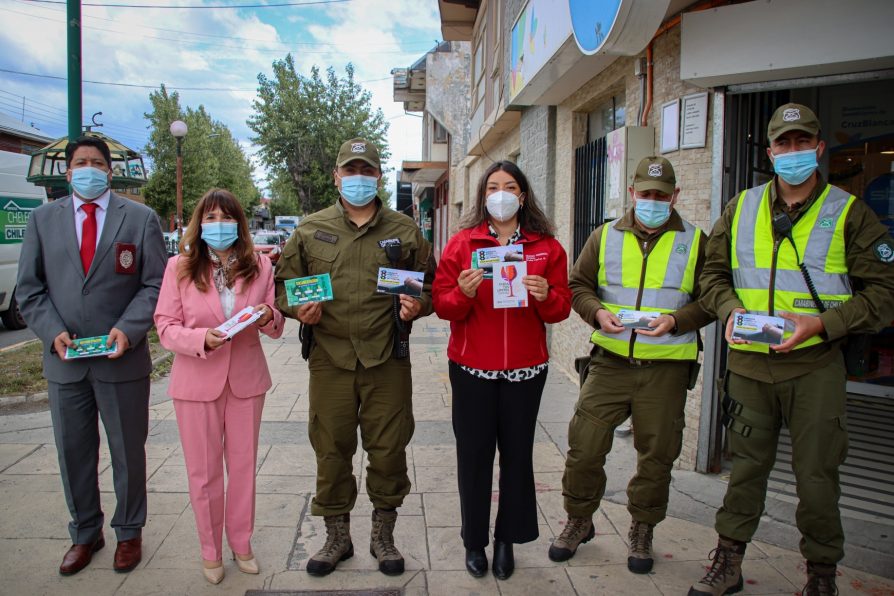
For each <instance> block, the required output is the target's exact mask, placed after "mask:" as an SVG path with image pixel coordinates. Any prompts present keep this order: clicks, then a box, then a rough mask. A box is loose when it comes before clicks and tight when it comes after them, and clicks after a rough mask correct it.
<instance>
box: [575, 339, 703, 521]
mask: <svg viewBox="0 0 894 596" xmlns="http://www.w3.org/2000/svg"><path fill="white" fill-rule="evenodd" d="M688 383H689V362H688V361H687V362H652V363H644V364H641V365H633V364H630V363H628V362H626V361H624V360H621V359H617V358H612V357H610V356H607V355H594V356H593V358H592V359H591V360H590V372H589V375H588V376H587V380H586V381H585V382H584V385H583V387H581V391H580V398H579V399H578V402H577V406H576V408H575V413H574V416H572V418H571V422H570V423H569V425H568V456H567V458H566V459H565V474H564V475H563V476H562V495H563V496H564V497H565V511H566V512H567V513H568V515H570V516H572V517H591V516H592V515H593V513H594V512H595V511H596V510H597V509H598V508H599V503H600V501H601V500H602V496H603V495H604V494H605V481H606V476H605V456H606V455H607V454H608V453H609V451H611V448H612V439H613V438H614V430H615V427H617V426H618V425H619V424H621V423H622V422H624V420H625V419H626V418H627V417H628V416H632V417H633V445H634V447H635V448H636V452H637V465H636V475H634V477H633V478H632V479H631V480H630V483H629V484H628V485H627V501H628V505H627V510H628V511H629V512H630V515H631V517H632V518H633V519H635V520H636V521H639V522H645V523H649V524H657V523H658V522H660V521H661V520H663V519H664V517H665V514H666V512H667V499H668V492H669V490H670V481H671V468H672V467H673V465H674V461H675V460H676V459H677V457H678V456H679V455H680V449H681V448H682V444H683V427H684V418H683V407H684V406H685V404H686V387H687V385H688Z"/></svg>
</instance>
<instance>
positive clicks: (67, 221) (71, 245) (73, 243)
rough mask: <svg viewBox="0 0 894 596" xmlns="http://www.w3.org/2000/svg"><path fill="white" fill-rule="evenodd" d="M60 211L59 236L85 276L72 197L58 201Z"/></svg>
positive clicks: (77, 267) (73, 261)
mask: <svg viewBox="0 0 894 596" xmlns="http://www.w3.org/2000/svg"><path fill="white" fill-rule="evenodd" d="M56 205H57V207H58V209H59V212H58V218H59V237H60V238H61V239H62V244H63V246H64V247H65V252H66V254H68V256H69V257H70V258H71V263H72V265H73V266H74V268H75V269H77V270H78V273H80V274H81V277H84V265H83V264H81V247H80V245H79V244H78V233H77V230H76V229H75V225H76V224H75V217H74V207H72V205H71V197H65V198H64V199H60V200H59V201H58V202H57V203H56Z"/></svg>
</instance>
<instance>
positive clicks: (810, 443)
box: [689, 103, 894, 596]
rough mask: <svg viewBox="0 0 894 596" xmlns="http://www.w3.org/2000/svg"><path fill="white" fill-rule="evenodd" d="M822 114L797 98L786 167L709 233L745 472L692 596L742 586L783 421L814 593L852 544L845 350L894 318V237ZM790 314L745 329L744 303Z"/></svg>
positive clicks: (733, 423)
mask: <svg viewBox="0 0 894 596" xmlns="http://www.w3.org/2000/svg"><path fill="white" fill-rule="evenodd" d="M819 133H820V125H819V121H818V120H817V118H816V115H815V114H814V113H813V112H812V111H811V110H810V109H809V108H807V107H806V106H803V105H799V104H793V103H791V104H786V105H783V106H781V107H780V108H779V109H777V110H776V112H775V113H774V114H773V117H772V118H771V120H770V123H769V126H768V128H767V137H768V139H769V144H770V146H769V148H768V149H767V155H768V156H769V158H770V160H771V161H772V162H773V168H774V170H775V172H776V176H774V178H773V179H772V180H771V181H770V182H768V183H767V184H764V185H761V186H758V187H755V188H750V189H748V190H745V191H743V192H742V193H741V194H739V195H738V196H736V197H734V198H733V199H732V200H731V201H730V202H729V204H728V205H727V206H726V208H725V210H724V212H723V215H722V216H721V217H720V219H719V220H718V221H717V223H716V225H715V226H714V230H713V232H712V234H711V237H710V239H709V240H708V246H707V251H706V252H707V255H708V256H707V259H706V262H705V269H704V273H703V274H702V277H701V286H702V288H704V293H703V295H702V297H701V298H700V303H701V305H702V306H703V307H704V308H705V310H706V311H708V312H710V313H711V314H713V315H716V316H717V318H718V319H719V320H720V321H721V322H722V323H724V324H725V325H726V341H727V342H728V343H729V346H730V353H729V358H728V365H727V369H728V372H727V376H726V379H725V382H724V388H725V391H724V393H725V397H724V398H723V409H724V422H725V424H726V426H727V428H728V438H729V449H730V452H731V454H732V472H731V474H730V478H729V484H728V486H727V490H726V496H725V497H724V500H723V506H722V507H721V508H720V510H719V511H718V512H717V518H716V523H715V528H716V530H717V533H718V535H719V540H718V544H717V549H716V550H715V551H713V555H712V557H713V563H712V565H711V567H710V569H709V570H708V572H707V574H706V575H705V576H704V578H702V579H701V580H700V581H699V582H698V583H696V584H695V585H693V586H692V588H691V589H690V590H689V594H690V596H706V595H718V594H732V593H734V592H738V591H740V590H741V589H742V584H743V581H742V559H743V556H744V553H745V546H746V543H748V542H749V541H750V540H751V537H752V536H753V535H754V532H755V530H757V525H758V522H759V520H760V517H761V514H762V513H763V511H764V500H765V498H766V492H767V479H768V477H769V475H770V471H771V469H772V468H773V463H774V461H775V459H776V445H777V442H778V438H779V429H780V427H781V426H782V425H783V424H785V425H786V426H787V427H788V429H789V433H790V434H791V439H792V468H793V469H794V472H795V478H796V482H797V491H798V507H797V513H796V516H795V519H796V522H797V525H798V529H799V530H800V532H801V554H802V555H803V556H804V558H805V559H807V584H806V586H805V587H804V589H803V591H802V592H801V594H803V595H805V596H813V595H819V594H837V593H838V592H837V588H836V586H835V574H836V563H837V562H838V561H840V560H841V558H842V557H843V556H844V533H843V531H842V527H841V519H840V515H839V512H838V499H839V496H840V494H841V490H840V487H839V481H838V468H839V466H840V465H841V463H842V462H843V461H844V458H845V454H846V452H847V431H846V420H845V399H846V391H845V382H846V372H845V370H846V369H845V358H844V357H843V355H842V350H841V347H842V343H843V342H844V340H845V339H846V338H847V337H848V334H851V338H850V340H849V341H851V342H854V337H855V336H854V335H853V334H861V333H862V334H866V333H871V332H874V331H877V330H879V329H880V328H882V327H884V326H885V325H887V324H888V323H889V322H890V321H891V320H892V319H894V264H892V263H894V251H892V247H894V242H892V240H891V238H890V236H889V233H888V229H887V228H886V227H885V226H884V225H882V224H881V223H880V222H879V220H878V218H877V217H876V215H875V214H874V213H873V212H872V211H871V210H870V208H869V207H868V206H867V205H866V204H865V203H864V202H863V201H861V200H860V199H858V198H856V197H854V196H853V195H851V194H849V193H847V192H845V191H843V190H841V189H840V188H837V187H835V186H832V185H831V184H828V183H827V182H826V181H825V180H823V178H822V176H821V175H820V174H819V172H818V171H817V163H818V159H819V158H820V157H822V154H823V151H824V150H825V143H824V142H823V141H821V140H820V137H819ZM746 311H747V312H748V313H754V314H759V315H770V316H772V315H775V316H779V317H782V318H784V319H785V322H786V325H785V327H786V328H785V330H784V334H783V337H782V343H778V344H770V343H758V342H750V343H749V342H748V341H745V340H740V339H737V338H735V337H733V335H732V331H733V323H734V320H735V319H736V318H737V317H735V316H732V315H734V314H736V313H743V312H746Z"/></svg>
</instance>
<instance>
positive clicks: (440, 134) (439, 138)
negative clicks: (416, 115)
mask: <svg viewBox="0 0 894 596" xmlns="http://www.w3.org/2000/svg"><path fill="white" fill-rule="evenodd" d="M446 142H447V129H446V128H444V127H443V126H441V123H440V122H438V121H437V120H434V119H432V143H446Z"/></svg>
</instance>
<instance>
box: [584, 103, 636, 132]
mask: <svg viewBox="0 0 894 596" xmlns="http://www.w3.org/2000/svg"><path fill="white" fill-rule="evenodd" d="M626 124H627V113H626V107H625V96H624V94H621V95H613V96H612V97H610V98H609V99H607V100H605V101H604V102H602V103H601V104H600V105H599V106H597V108H596V109H595V110H593V111H592V112H590V113H589V114H587V136H588V140H589V141H595V140H596V139H601V138H602V137H604V136H605V135H607V134H608V133H610V132H611V131H613V130H617V129H619V128H621V127H622V126H625V125H626Z"/></svg>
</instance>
